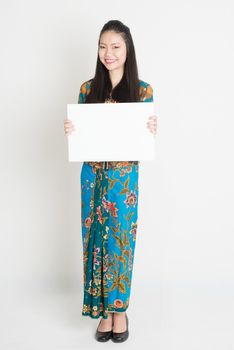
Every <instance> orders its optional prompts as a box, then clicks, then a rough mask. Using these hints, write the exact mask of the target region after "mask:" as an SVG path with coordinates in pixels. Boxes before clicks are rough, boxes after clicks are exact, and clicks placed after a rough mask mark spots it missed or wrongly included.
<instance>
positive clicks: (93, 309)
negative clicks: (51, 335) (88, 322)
mask: <svg viewBox="0 0 234 350" xmlns="http://www.w3.org/2000/svg"><path fill="white" fill-rule="evenodd" d="M89 87H90V85H89V82H85V83H83V84H82V86H81V89H80V94H79V99H78V103H84V102H85V97H86V94H87V91H88V89H89ZM140 88H141V92H142V101H143V102H151V101H153V90H152V88H151V86H150V85H149V84H147V83H145V82H143V81H140ZM138 174H139V162H131V161H129V162H109V167H108V168H107V163H106V162H84V163H83V165H82V169H81V176H80V185H81V221H82V244H83V283H84V285H83V287H84V297H83V306H82V315H84V316H90V317H92V318H99V317H100V316H102V317H103V318H107V317H108V312H123V311H126V310H127V308H128V306H129V300H130V293H131V282H132V272H133V262H134V252H135V244H136V233H137V218H138V192H139V189H138Z"/></svg>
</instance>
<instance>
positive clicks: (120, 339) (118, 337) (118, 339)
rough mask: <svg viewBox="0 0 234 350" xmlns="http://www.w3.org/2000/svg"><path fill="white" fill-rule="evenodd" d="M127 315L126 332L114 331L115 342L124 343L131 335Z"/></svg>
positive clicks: (113, 338)
mask: <svg viewBox="0 0 234 350" xmlns="http://www.w3.org/2000/svg"><path fill="white" fill-rule="evenodd" d="M125 315H126V321H127V329H126V331H125V332H121V333H116V332H112V340H113V342H115V343H122V342H123V341H125V340H127V339H128V336H129V331H128V316H127V314H125Z"/></svg>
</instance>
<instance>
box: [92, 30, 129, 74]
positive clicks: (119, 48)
mask: <svg viewBox="0 0 234 350" xmlns="http://www.w3.org/2000/svg"><path fill="white" fill-rule="evenodd" d="M98 55H99V58H100V61H101V62H102V63H103V64H104V66H105V67H106V68H107V69H108V70H109V71H112V70H119V69H120V70H123V68H124V63H125V61H126V57H127V47H126V44H125V41H124V39H123V37H122V36H121V35H120V34H119V33H116V32H114V31H107V32H104V33H103V34H102V35H101V37H100V43H99V48H98Z"/></svg>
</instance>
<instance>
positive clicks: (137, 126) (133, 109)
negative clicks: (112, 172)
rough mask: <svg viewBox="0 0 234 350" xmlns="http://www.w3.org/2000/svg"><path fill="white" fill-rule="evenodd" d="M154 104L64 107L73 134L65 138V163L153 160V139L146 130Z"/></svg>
mask: <svg viewBox="0 0 234 350" xmlns="http://www.w3.org/2000/svg"><path fill="white" fill-rule="evenodd" d="M153 114H155V103H154V102H124V103H87V104H86V103H76V104H68V105H67V118H68V119H70V120H71V121H72V123H73V124H74V126H75V131H73V132H72V133H71V135H69V136H68V155H69V161H70V162H74V161H78V162H79V161H80V162H83V161H97V162H98V161H135V160H137V161H140V160H153V159H154V155H155V138H154V135H153V134H152V133H151V132H150V131H149V129H148V128H147V125H146V123H147V121H148V117H149V116H151V115H153Z"/></svg>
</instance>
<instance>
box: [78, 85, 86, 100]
mask: <svg viewBox="0 0 234 350" xmlns="http://www.w3.org/2000/svg"><path fill="white" fill-rule="evenodd" d="M85 98H86V85H85V83H83V84H82V85H81V87H80V92H79V97H78V103H84V102H85Z"/></svg>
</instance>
